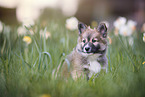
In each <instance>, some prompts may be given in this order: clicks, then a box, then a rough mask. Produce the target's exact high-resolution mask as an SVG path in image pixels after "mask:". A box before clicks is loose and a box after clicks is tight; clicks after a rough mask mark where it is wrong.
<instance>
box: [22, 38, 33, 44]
mask: <svg viewBox="0 0 145 97" xmlns="http://www.w3.org/2000/svg"><path fill="white" fill-rule="evenodd" d="M23 41H24V42H26V43H27V44H30V43H31V42H32V40H31V38H30V37H29V36H24V38H23Z"/></svg>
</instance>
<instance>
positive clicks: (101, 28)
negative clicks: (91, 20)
mask: <svg viewBox="0 0 145 97" xmlns="http://www.w3.org/2000/svg"><path fill="white" fill-rule="evenodd" d="M97 30H98V31H99V32H100V33H101V35H102V37H103V38H106V37H107V27H106V25H105V23H100V24H99V26H98V28H97Z"/></svg>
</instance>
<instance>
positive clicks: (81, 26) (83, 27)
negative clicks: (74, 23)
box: [78, 22, 87, 34]
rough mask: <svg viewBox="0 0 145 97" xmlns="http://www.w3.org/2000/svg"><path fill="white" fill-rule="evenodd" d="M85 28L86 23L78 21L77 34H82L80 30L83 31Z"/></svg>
mask: <svg viewBox="0 0 145 97" xmlns="http://www.w3.org/2000/svg"><path fill="white" fill-rule="evenodd" d="M86 28H87V25H86V24H84V23H82V22H79V23H78V30H79V34H82V32H84V31H85V29H86Z"/></svg>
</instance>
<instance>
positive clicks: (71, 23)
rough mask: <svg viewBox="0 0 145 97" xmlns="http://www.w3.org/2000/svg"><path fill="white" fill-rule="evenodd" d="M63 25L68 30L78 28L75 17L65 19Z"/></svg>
mask: <svg viewBox="0 0 145 97" xmlns="http://www.w3.org/2000/svg"><path fill="white" fill-rule="evenodd" d="M65 26H66V28H67V29H69V30H76V29H77V28H78V19H77V18H76V17H71V18H69V19H67V20H66V25H65Z"/></svg>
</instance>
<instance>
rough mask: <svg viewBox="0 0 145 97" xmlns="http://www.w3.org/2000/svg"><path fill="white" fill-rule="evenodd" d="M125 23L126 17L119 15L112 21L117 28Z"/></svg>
mask: <svg viewBox="0 0 145 97" xmlns="http://www.w3.org/2000/svg"><path fill="white" fill-rule="evenodd" d="M125 23H126V18H125V17H119V18H118V19H117V20H116V21H115V22H114V24H113V25H114V27H115V28H116V29H119V28H120V27H121V26H123V25H125Z"/></svg>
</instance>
